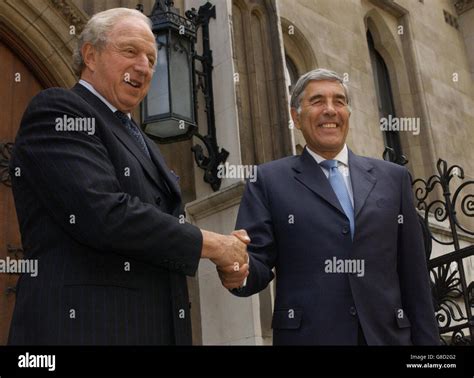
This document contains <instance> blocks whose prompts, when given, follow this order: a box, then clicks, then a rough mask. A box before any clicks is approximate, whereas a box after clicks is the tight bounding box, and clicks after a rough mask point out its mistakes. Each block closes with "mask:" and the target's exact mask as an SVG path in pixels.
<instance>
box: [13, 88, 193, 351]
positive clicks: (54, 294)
mask: <svg viewBox="0 0 474 378" xmlns="http://www.w3.org/2000/svg"><path fill="white" fill-rule="evenodd" d="M65 115H66V116H67V117H71V118H84V117H85V118H90V119H92V118H93V119H94V120H95V133H94V134H92V135H89V134H88V133H87V132H86V131H83V132H80V131H57V130H56V127H55V126H56V118H63V116H65ZM144 137H145V141H146V144H147V146H148V149H149V151H150V154H151V159H149V158H148V157H147V156H146V155H145V153H144V152H143V151H142V150H141V149H140V148H139V146H138V144H137V142H136V141H135V140H134V139H133V137H131V136H130V134H129V133H128V132H127V131H126V129H125V127H124V126H123V125H122V124H121V122H120V121H119V120H118V118H116V117H115V116H114V114H113V113H112V111H111V110H110V109H109V108H108V107H107V106H106V105H105V104H104V103H103V102H102V101H101V100H99V99H98V98H97V97H96V96H94V95H93V94H92V93H91V92H89V91H88V90H87V89H86V88H84V87H83V86H82V85H80V84H77V85H76V86H75V87H74V88H73V89H72V90H66V89H62V88H52V89H47V90H45V91H42V92H41V93H40V94H39V95H37V96H36V97H35V98H34V99H33V100H32V101H31V103H30V104H29V106H28V108H27V110H26V112H25V114H24V116H23V119H22V122H21V126H20V129H19V132H18V135H17V138H16V143H15V147H14V151H13V154H12V159H11V163H10V169H11V176H12V184H13V194H14V198H15V204H16V208H17V213H18V220H19V223H20V231H21V236H22V243H23V249H24V251H25V258H29V259H38V270H39V274H38V276H37V277H31V276H30V275H23V276H21V277H20V279H19V282H18V286H17V299H16V305H15V310H14V315H13V320H12V324H11V329H10V335H9V343H10V344H109V345H110V344H122V345H123V344H189V343H191V329H190V316H189V301H188V293H187V286H186V275H194V274H195V272H196V269H197V266H198V263H199V259H200V254H201V247H202V236H201V232H200V230H199V229H198V228H197V227H195V226H193V225H190V224H187V223H183V222H182V221H180V220H179V219H178V217H179V215H180V214H181V213H182V204H181V196H180V191H179V187H178V183H177V177H176V176H174V175H173V174H172V173H171V172H170V171H169V169H168V168H167V167H166V165H165V162H164V160H163V158H162V156H161V154H160V152H159V150H158V148H157V147H156V145H155V144H154V143H153V142H152V141H151V140H149V139H148V138H147V137H146V136H144ZM16 168H20V172H21V174H20V175H16V172H18V170H16Z"/></svg>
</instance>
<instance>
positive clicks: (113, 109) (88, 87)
mask: <svg viewBox="0 0 474 378" xmlns="http://www.w3.org/2000/svg"><path fill="white" fill-rule="evenodd" d="M79 84H81V85H82V86H83V87H85V88H87V89H88V90H89V91H90V92H91V93H92V94H93V95H94V96H96V97H98V98H99V100H101V101H102V102H103V103H104V104H105V105H107V106H108V108H109V109H110V110H112V113H115V112H116V111H117V110H118V109H117V108H116V107H115V106H113V105H112V104H111V103H110V102H108V101H107V100H106V99H105V97H104V96H102V95H101V94H100V93H99V92H97V91H96V89H95V88H94V87H93V86H92V84H91V83H88V82H87V81H85V80H83V79H80V80H79ZM126 114H127V116H128V118H130V119H131V118H132V116H131V115H130V113H126Z"/></svg>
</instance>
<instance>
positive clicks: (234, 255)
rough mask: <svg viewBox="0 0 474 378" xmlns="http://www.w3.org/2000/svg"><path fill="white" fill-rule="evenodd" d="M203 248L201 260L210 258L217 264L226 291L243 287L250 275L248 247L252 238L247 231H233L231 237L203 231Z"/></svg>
mask: <svg viewBox="0 0 474 378" xmlns="http://www.w3.org/2000/svg"><path fill="white" fill-rule="evenodd" d="M201 232H202V236H203V243H202V244H203V246H202V253H201V258H208V259H209V260H211V261H212V262H213V263H214V264H216V268H217V272H218V274H219V278H220V279H221V282H222V285H223V286H224V287H225V288H226V289H236V288H239V287H241V286H242V285H243V283H244V281H245V278H247V276H248V275H249V256H248V253H247V245H248V244H249V243H250V238H249V236H248V235H247V232H246V231H245V230H236V231H232V233H231V235H221V234H217V233H214V232H210V231H205V230H201Z"/></svg>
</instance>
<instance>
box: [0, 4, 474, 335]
mask: <svg viewBox="0 0 474 378" xmlns="http://www.w3.org/2000/svg"><path fill="white" fill-rule="evenodd" d="M204 2H205V1H203V0H176V1H174V5H175V7H177V8H179V9H180V10H181V13H182V14H184V10H187V9H190V8H191V7H196V8H197V7H199V6H200V5H202V4H204ZM141 3H142V4H143V6H144V13H145V14H149V13H150V11H151V9H152V7H153V4H154V1H153V0H143V1H141ZM213 3H214V4H215V5H216V12H217V15H216V19H215V20H212V21H211V23H210V34H211V35H210V40H211V48H212V50H213V57H214V71H213V80H214V88H213V89H214V98H215V118H216V128H217V138H218V144H219V146H220V147H223V148H225V149H226V150H227V151H229V152H230V155H229V158H228V162H229V163H230V164H234V165H241V164H243V165H253V164H260V163H263V162H267V161H271V160H274V159H278V158H281V157H284V156H288V155H291V154H296V153H300V152H301V151H302V149H303V148H304V145H305V143H304V139H303V137H302V135H301V133H300V132H299V131H298V130H296V129H294V128H293V126H292V122H291V119H290V116H289V101H288V99H289V93H290V91H291V86H292V84H294V82H295V80H296V79H297V78H298V76H300V75H301V74H303V73H305V72H307V71H308V70H310V69H313V68H316V67H325V68H330V69H333V70H335V71H337V72H339V73H341V74H342V75H344V78H345V80H347V84H348V86H349V89H350V93H351V101H352V102H351V106H352V115H351V121H350V128H351V129H350V132H349V136H348V145H349V147H350V148H351V149H352V150H353V151H354V152H355V153H357V154H361V155H366V156H371V157H375V158H381V157H382V152H383V151H384V148H385V146H389V147H392V148H393V149H394V151H395V152H398V153H400V154H403V155H405V156H406V157H407V159H408V161H409V162H408V165H407V167H408V168H409V170H410V171H411V173H412V175H413V177H423V178H426V177H429V176H431V175H432V174H434V173H435V172H436V171H435V169H436V162H437V159H438V158H443V159H444V160H446V161H447V162H448V163H449V164H450V165H453V164H457V165H460V166H462V167H463V168H464V172H465V175H466V178H465V179H466V180H469V179H471V180H472V179H474V150H473V149H472V143H473V142H474V86H473V83H474V5H473V4H474V3H473V2H472V1H469V0H214V1H213ZM136 4H137V1H130V0H121V1H120V0H103V1H100V0H99V1H97V0H95V1H92V0H0V77H1V82H2V89H1V91H2V93H1V96H0V104H1V106H0V119H2V120H4V122H1V123H0V143H2V154H4V150H5V147H4V146H5V144H6V143H7V142H12V141H13V140H14V137H15V134H16V130H17V128H18V125H19V121H20V119H21V115H22V113H23V110H24V109H25V107H26V105H27V103H28V101H29V99H31V97H32V96H33V95H35V94H36V93H37V92H38V91H39V90H41V89H43V88H47V87H51V86H63V87H71V86H72V85H73V84H74V83H75V81H76V78H75V77H74V74H73V71H72V64H71V54H72V49H73V46H74V43H75V40H76V35H78V34H79V33H80V31H81V30H82V28H83V26H84V25H85V23H86V22H87V20H88V18H89V17H90V16H91V15H92V14H94V13H96V12H98V11H102V10H105V9H109V8H113V7H118V6H124V7H129V8H135V6H136ZM18 74H20V80H17V79H18ZM198 101H199V104H200V107H199V109H200V110H199V117H198V120H199V128H200V132H201V133H202V134H205V133H206V127H205V125H206V122H205V121H206V118H205V117H206V115H205V113H204V111H203V106H202V104H203V103H204V99H203V97H202V96H201V97H200V98H199V99H198ZM389 114H390V115H393V116H394V117H395V116H396V117H397V118H399V119H400V120H404V121H405V123H404V125H405V126H406V130H400V131H396V130H392V131H384V130H382V129H381V119H382V118H387V115H389ZM134 116H135V119H140V110H139V109H137V110H136V112H135V114H134ZM195 143H196V140H194V141H185V142H179V143H173V144H169V145H161V146H160V149H161V150H162V152H163V153H164V155H165V157H166V159H167V162H168V164H169V166H170V167H171V168H172V169H173V170H174V171H175V172H177V174H178V175H179V176H180V177H181V185H182V189H183V194H184V199H185V202H186V203H187V213H188V217H189V220H190V221H191V222H193V223H195V224H197V225H198V226H200V227H202V228H206V229H209V230H213V231H216V232H221V233H229V232H230V231H231V230H232V229H233V228H234V224H235V219H236V215H237V211H238V205H239V201H240V197H241V195H242V192H243V186H244V183H243V180H242V179H235V178H228V179H227V178H226V179H224V180H223V183H222V186H221V189H220V190H219V191H217V192H213V190H212V189H211V188H210V186H209V185H208V184H206V183H205V182H204V181H203V179H202V176H203V172H202V170H200V169H199V168H198V167H197V166H196V165H195V163H194V158H193V155H192V153H191V151H190V148H191V147H192V145H193V144H195ZM5 154H6V155H5V156H7V155H8V153H7V152H6V153H5ZM2 156H3V155H2ZM2 161H3V160H2ZM2 169H3V168H2ZM2 173H3V171H2ZM2 177H3V176H2ZM2 183H4V180H3V178H2ZM0 196H1V203H2V207H1V208H0V217H1V218H0V222H1V224H0V226H1V227H0V257H1V258H4V257H5V256H7V255H11V254H12V253H15V252H14V251H15V248H17V247H20V244H21V242H20V237H19V232H18V226H17V224H16V215H15V210H14V206H13V201H12V198H11V189H10V188H9V187H8V186H7V185H0ZM465 221H466V224H468V225H469V226H471V229H473V228H474V223H473V222H472V218H466V219H465ZM434 223H436V222H434ZM433 227H434V230H435V232H439V233H440V235H443V232H444V231H443V227H445V226H444V225H443V224H434V225H433ZM473 242H474V240H473V239H472V237H471V238H469V236H463V237H462V243H463V245H467V244H469V243H471V244H472V243H473ZM7 246H9V247H7ZM446 251H449V247H442V246H440V247H436V248H435V250H434V252H433V253H434V255H439V254H442V253H444V252H446ZM467 268H468V272H469V274H470V277H471V280H472V275H473V272H474V261H471V264H470V266H468V267H467ZM15 282H16V277H13V276H6V275H1V276H0V343H4V342H5V340H6V337H7V331H8V324H9V321H10V316H11V308H12V305H13V303H14V289H13V288H14V285H15ZM189 287H190V292H191V299H192V315H193V328H194V335H193V337H194V343H195V344H270V343H271V314H272V303H273V285H272V284H271V285H269V287H268V288H267V289H266V290H264V291H263V292H261V293H260V294H258V295H255V296H253V297H251V298H245V299H242V298H235V297H233V296H232V295H230V294H229V293H228V292H227V291H226V290H225V289H223V288H222V287H221V286H220V283H219V281H218V278H217V274H216V271H215V268H214V267H213V265H212V264H210V263H209V264H208V263H206V262H202V263H201V264H200V268H199V271H198V274H197V276H196V277H193V278H190V279H189Z"/></svg>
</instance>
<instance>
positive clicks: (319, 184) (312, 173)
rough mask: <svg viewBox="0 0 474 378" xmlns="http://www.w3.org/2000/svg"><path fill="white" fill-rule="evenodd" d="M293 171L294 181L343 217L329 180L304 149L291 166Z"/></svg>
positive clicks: (342, 211)
mask: <svg viewBox="0 0 474 378" xmlns="http://www.w3.org/2000/svg"><path fill="white" fill-rule="evenodd" d="M293 170H294V171H295V179H296V180H298V181H299V182H301V183H302V184H303V185H304V186H306V187H307V188H308V189H309V190H311V191H312V192H314V193H316V194H317V195H318V196H319V197H321V198H322V199H324V200H325V201H326V202H328V203H329V204H330V205H332V206H333V207H334V208H336V209H337V210H339V211H340V212H341V213H342V214H344V215H345V213H344V210H343V209H342V207H341V204H340V202H339V200H338V199H337V196H336V193H334V190H333V189H332V187H331V184H330V183H329V180H328V179H327V177H326V175H325V174H324V172H323V170H322V169H321V167H320V166H319V165H318V163H317V162H316V161H315V160H314V158H313V157H312V156H311V155H310V154H309V152H308V151H307V150H306V148H305V149H304V151H303V153H302V154H301V156H300V158H299V159H298V160H296V162H295V164H294V165H293Z"/></svg>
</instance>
